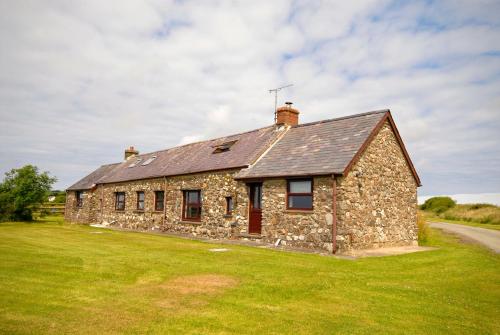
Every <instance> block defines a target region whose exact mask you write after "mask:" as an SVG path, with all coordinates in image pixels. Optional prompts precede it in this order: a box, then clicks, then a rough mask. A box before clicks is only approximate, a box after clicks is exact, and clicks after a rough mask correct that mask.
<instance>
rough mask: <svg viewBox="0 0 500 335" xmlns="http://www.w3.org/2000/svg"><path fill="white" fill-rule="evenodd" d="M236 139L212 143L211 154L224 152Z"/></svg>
mask: <svg viewBox="0 0 500 335" xmlns="http://www.w3.org/2000/svg"><path fill="white" fill-rule="evenodd" d="M237 141H238V140H234V141H228V142H224V143H222V144H218V145H214V146H213V147H214V148H215V149H214V151H213V152H212V153H213V154H219V153H221V152H226V151H229V150H230V149H231V147H232V146H233V145H234V144H235V143H236V142H237Z"/></svg>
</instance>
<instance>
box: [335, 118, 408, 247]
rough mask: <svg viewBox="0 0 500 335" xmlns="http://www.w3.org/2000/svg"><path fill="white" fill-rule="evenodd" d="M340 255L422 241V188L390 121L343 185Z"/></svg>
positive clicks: (340, 188) (339, 203) (339, 189)
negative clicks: (419, 206)
mask: <svg viewBox="0 0 500 335" xmlns="http://www.w3.org/2000/svg"><path fill="white" fill-rule="evenodd" d="M337 219H338V224H337V227H338V228H337V242H338V247H339V249H340V250H349V249H364V248H376V247H383V246H397V245H412V244H416V241H417V183H416V181H415V178H414V177H413V174H412V173H411V170H410V167H409V166H408V163H407V161H406V159H405V157H404V155H403V152H402V149H401V147H400V146H399V144H398V142H397V139H396V136H395V135H394V132H393V131H392V128H391V126H390V124H389V123H388V122H387V123H386V124H385V125H384V126H383V127H382V128H381V130H380V131H379V133H378V134H377V135H376V136H375V137H374V139H373V140H372V142H371V143H370V144H369V146H368V147H367V148H366V151H365V152H364V153H363V155H362V156H361V158H360V159H359V161H358V162H357V163H356V164H355V165H354V167H353V168H352V170H351V171H350V173H349V174H348V175H347V176H346V177H345V178H342V177H341V178H339V179H338V184H337Z"/></svg>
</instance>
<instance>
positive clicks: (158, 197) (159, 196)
mask: <svg viewBox="0 0 500 335" xmlns="http://www.w3.org/2000/svg"><path fill="white" fill-rule="evenodd" d="M164 201H165V192H164V191H156V192H155V211H163V208H164V205H165V204H164Z"/></svg>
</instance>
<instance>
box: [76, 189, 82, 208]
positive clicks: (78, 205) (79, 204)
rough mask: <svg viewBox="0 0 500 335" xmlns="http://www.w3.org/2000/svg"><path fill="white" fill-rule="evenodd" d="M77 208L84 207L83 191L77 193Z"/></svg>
mask: <svg viewBox="0 0 500 335" xmlns="http://www.w3.org/2000/svg"><path fill="white" fill-rule="evenodd" d="M76 207H83V191H76Z"/></svg>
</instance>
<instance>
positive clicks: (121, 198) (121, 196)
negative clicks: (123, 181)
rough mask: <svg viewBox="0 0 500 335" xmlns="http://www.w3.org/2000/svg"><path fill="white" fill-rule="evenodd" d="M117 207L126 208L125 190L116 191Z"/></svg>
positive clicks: (121, 209) (119, 208) (118, 209)
mask: <svg viewBox="0 0 500 335" xmlns="http://www.w3.org/2000/svg"><path fill="white" fill-rule="evenodd" d="M115 209H116V210H117V211H123V210H125V192H116V193H115Z"/></svg>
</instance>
